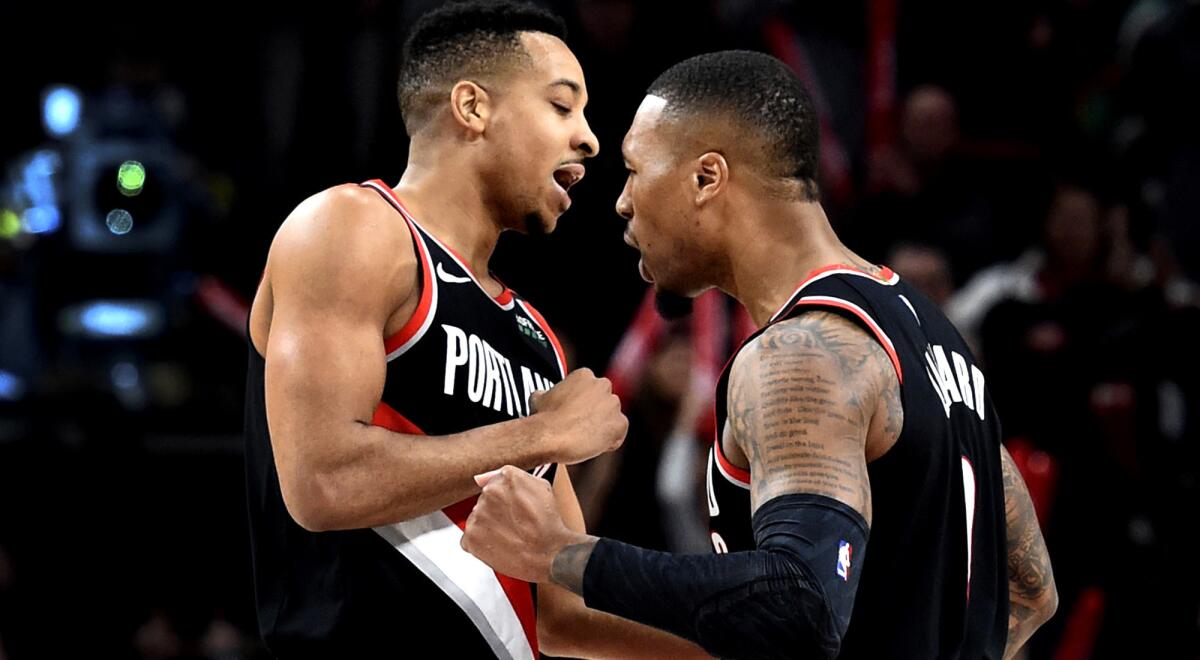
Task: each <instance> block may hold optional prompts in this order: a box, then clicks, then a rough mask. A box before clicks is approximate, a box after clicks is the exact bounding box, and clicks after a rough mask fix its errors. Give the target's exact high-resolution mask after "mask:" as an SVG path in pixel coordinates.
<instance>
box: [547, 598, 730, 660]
mask: <svg viewBox="0 0 1200 660" xmlns="http://www.w3.org/2000/svg"><path fill="white" fill-rule="evenodd" d="M550 598H553V599H554V600H555V601H557V602H556V606H555V607H554V611H553V612H546V613H545V614H543V611H544V610H542V609H540V608H541V603H542V602H544V600H545V599H550ZM538 602H539V613H538V642H539V645H540V647H541V650H542V652H543V653H546V654H549V655H553V656H560V657H570V658H592V659H601V658H613V659H614V660H615V659H629V660H638V659H640V658H645V659H646V660H654V659H657V658H679V659H681V660H686V659H689V658H709V657H711V656H709V655H708V654H707V653H705V652H704V651H703V650H702V649H701V648H700V647H699V646H697V645H695V644H693V643H692V642H689V641H687V640H684V639H682V638H680V637H676V636H675V635H672V634H670V633H667V632H663V631H661V630H658V629H655V628H651V627H650V626H646V625H642V624H640V623H636V622H634V621H630V620H628V619H622V618H620V617H618V616H614V615H612V614H607V613H605V612H600V611H597V610H593V609H589V608H588V607H587V606H586V605H584V603H583V599H582V598H580V597H579V596H577V595H576V594H574V593H570V592H568V591H566V590H565V589H562V588H559V587H556V586H554V585H551V584H544V585H541V586H540V587H539V589H538Z"/></svg>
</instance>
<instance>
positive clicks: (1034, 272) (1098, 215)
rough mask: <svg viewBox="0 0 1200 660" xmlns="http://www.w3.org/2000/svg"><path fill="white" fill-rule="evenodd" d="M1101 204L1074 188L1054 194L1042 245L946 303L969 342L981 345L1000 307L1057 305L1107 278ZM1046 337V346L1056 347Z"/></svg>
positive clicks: (1065, 187)
mask: <svg viewBox="0 0 1200 660" xmlns="http://www.w3.org/2000/svg"><path fill="white" fill-rule="evenodd" d="M1102 213H1103V211H1102V209H1101V207H1100V202H1099V200H1097V199H1096V197H1095V195H1093V194H1092V193H1091V192H1089V191H1087V190H1085V189H1083V188H1080V187H1078V186H1074V185H1062V186H1060V187H1059V188H1058V189H1057V190H1056V191H1055V193H1054V196H1053V199H1052V201H1051V203H1050V208H1049V209H1048V211H1047V213H1046V216H1045V222H1044V224H1043V231H1042V240H1041V242H1040V243H1039V245H1038V246H1037V247H1033V248H1030V249H1029V250H1027V251H1026V252H1025V254H1023V255H1021V257H1020V258H1019V259H1017V260H1016V261H1013V262H1011V263H1005V264H998V265H995V266H992V267H990V268H987V269H984V270H983V271H981V272H979V273H978V274H976V275H975V276H974V277H972V278H971V279H970V281H968V282H967V284H966V285H964V286H963V287H962V289H961V290H960V291H959V292H958V293H957V294H955V296H954V297H953V298H952V299H951V300H949V301H948V303H947V308H946V309H947V315H948V316H949V317H950V319H951V320H952V321H954V324H955V325H956V326H958V329H959V331H960V332H962V333H963V335H964V336H965V337H967V338H968V341H971V342H973V343H975V345H978V341H979V332H980V329H981V326H982V324H983V320H984V318H985V317H986V316H987V314H988V313H989V312H990V311H991V310H992V308H993V307H995V306H996V305H997V304H998V303H1000V302H1002V301H1005V300H1019V301H1022V302H1027V303H1033V302H1040V301H1042V300H1046V299H1057V298H1058V297H1060V296H1061V295H1062V294H1063V293H1064V292H1065V291H1066V290H1068V289H1070V288H1072V287H1073V286H1075V285H1078V284H1080V283H1082V282H1084V281H1087V280H1089V279H1098V278H1100V277H1101V276H1102V275H1103V269H1104V266H1105V264H1104V259H1105V257H1106V254H1105V253H1104V252H1103V251H1102V250H1103V246H1102V238H1101V229H1102V228H1101V222H1102ZM1050 334H1052V333H1050V331H1048V330H1047V331H1046V335H1045V337H1044V338H1043V340H1042V341H1043V343H1044V342H1047V341H1052V339H1051V337H1050Z"/></svg>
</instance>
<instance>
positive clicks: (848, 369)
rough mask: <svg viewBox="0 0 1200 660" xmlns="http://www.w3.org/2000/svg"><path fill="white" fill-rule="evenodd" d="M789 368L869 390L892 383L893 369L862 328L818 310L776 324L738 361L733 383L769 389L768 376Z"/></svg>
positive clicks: (757, 339)
mask: <svg viewBox="0 0 1200 660" xmlns="http://www.w3.org/2000/svg"><path fill="white" fill-rule="evenodd" d="M788 366H796V367H799V368H800V369H801V370H802V371H804V372H806V373H812V374H817V373H819V374H820V375H821V376H822V378H825V379H828V380H830V381H831V382H836V383H838V384H839V385H842V386H847V385H856V386H857V387H856V389H863V390H864V391H872V390H874V389H876V388H877V386H879V385H882V384H884V383H886V382H887V378H885V376H887V375H889V371H888V370H890V369H891V368H892V367H891V363H890V361H889V359H888V356H887V353H886V352H884V350H883V348H882V347H881V346H880V345H879V342H877V341H876V340H875V339H874V338H873V337H871V335H870V334H868V333H867V331H866V330H864V329H863V328H862V327H861V326H859V325H858V324H857V323H855V322H853V321H851V320H849V319H847V318H846V317H844V316H842V315H840V314H837V313H834V312H827V311H820V310H813V311H808V312H805V313H803V314H800V315H798V316H795V317H792V318H790V319H786V320H783V321H780V322H778V323H775V324H774V325H772V326H771V327H769V328H767V330H765V331H764V332H763V333H762V334H761V335H759V336H758V337H756V338H755V339H754V340H753V341H751V342H750V343H749V344H747V345H746V347H745V348H743V349H742V351H741V352H740V353H739V354H738V356H737V359H736V360H735V361H734V364H733V369H732V372H731V378H732V379H747V380H752V381H756V382H762V384H767V383H766V382H763V381H762V377H763V375H764V374H765V373H769V372H771V371H774V370H777V369H780V368H787V367H788Z"/></svg>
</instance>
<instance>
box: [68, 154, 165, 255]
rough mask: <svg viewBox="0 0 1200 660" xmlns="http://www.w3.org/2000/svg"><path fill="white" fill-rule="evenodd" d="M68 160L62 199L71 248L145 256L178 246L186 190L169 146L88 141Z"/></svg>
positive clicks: (162, 252)
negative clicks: (65, 207) (66, 215)
mask: <svg viewBox="0 0 1200 660" xmlns="http://www.w3.org/2000/svg"><path fill="white" fill-rule="evenodd" d="M68 165H69V168H70V174H71V176H70V177H69V178H68V182H69V189H68V190H66V191H65V192H66V194H65V196H64V199H65V200H66V201H67V202H68V203H69V206H68V208H67V211H68V214H69V218H70V222H69V223H68V226H67V232H68V233H69V234H70V238H71V243H72V246H73V247H74V248H75V249H77V250H82V251H85V252H91V253H109V254H143V255H144V254H166V253H169V252H171V251H172V250H173V249H174V248H175V246H177V245H178V241H179V240H180V237H181V234H182V231H183V225H184V216H185V201H186V200H187V199H188V195H189V193H188V190H187V184H186V180H187V179H186V175H185V173H184V171H183V169H182V165H181V161H180V155H179V153H178V152H177V151H175V150H174V149H173V148H172V147H171V146H170V145H167V144H164V143H150V142H135V141H128V140H102V141H96V142H88V143H86V144H83V145H80V146H79V148H77V149H75V150H74V151H73V152H72V157H71V159H70V161H69V162H68ZM150 173H153V175H151V174H150ZM135 223H136V231H135V230H134V229H135V226H134V225H135Z"/></svg>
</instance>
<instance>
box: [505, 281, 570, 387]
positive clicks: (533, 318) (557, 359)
mask: <svg viewBox="0 0 1200 660" xmlns="http://www.w3.org/2000/svg"><path fill="white" fill-rule="evenodd" d="M513 300H515V301H516V303H517V304H518V305H520V306H521V309H522V311H524V312H525V316H528V317H529V320H531V321H533V322H534V323H537V324H538V327H539V328H541V329H542V334H544V335H546V341H547V342H550V352H552V353H554V361H555V362H557V363H558V372H559V373H560V374H562V375H561V376H559V377H560V378H566V377H567V365H566V363H564V362H563V360H564V359H565V358H564V356H562V355H559V354H558V349H557V348H555V347H554V339H552V338H551V337H553V336H554V335H553V334H552V332H553V331H551V330H550V328H548V327H546V326H544V325H542V323H541V322H540V321H538V315H537V314H534V313H533V312H531V311H529V307H528V306H526V304H525V301H524V300H519V299H517V298H513Z"/></svg>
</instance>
